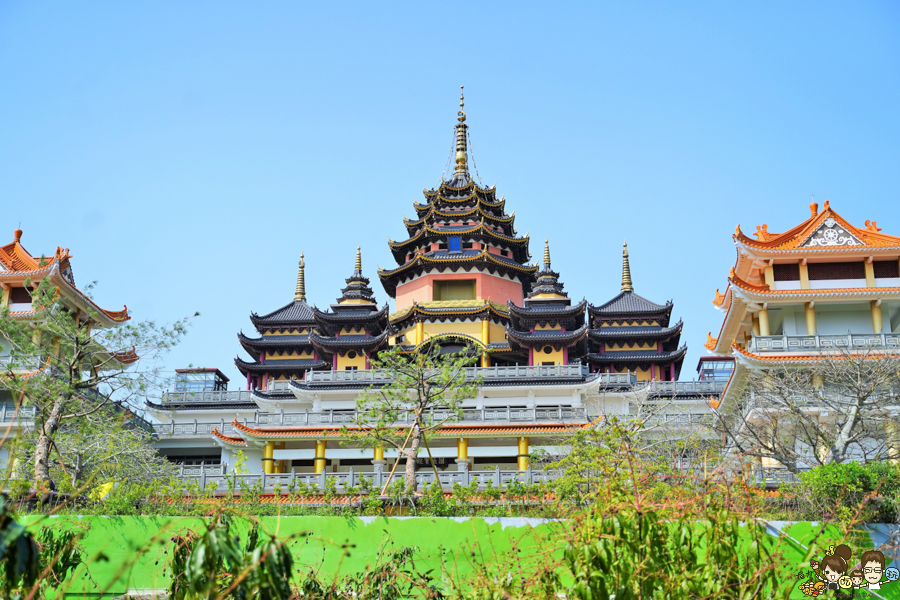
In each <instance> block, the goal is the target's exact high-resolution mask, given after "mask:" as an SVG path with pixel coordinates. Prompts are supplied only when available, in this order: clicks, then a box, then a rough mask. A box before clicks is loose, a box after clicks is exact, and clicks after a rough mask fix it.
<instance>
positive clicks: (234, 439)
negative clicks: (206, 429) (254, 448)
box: [212, 427, 247, 446]
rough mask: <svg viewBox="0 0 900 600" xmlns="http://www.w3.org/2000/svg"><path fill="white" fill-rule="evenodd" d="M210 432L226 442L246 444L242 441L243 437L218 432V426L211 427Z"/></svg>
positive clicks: (235, 444) (239, 444)
mask: <svg viewBox="0 0 900 600" xmlns="http://www.w3.org/2000/svg"><path fill="white" fill-rule="evenodd" d="M212 434H213V437H214V438H217V439H219V440H221V441H223V442H225V443H226V444H230V445H232V446H246V445H247V442H245V441H244V439H243V438H239V437H229V436H227V435H224V434H222V433H220V432H219V428H218V427H213V430H212Z"/></svg>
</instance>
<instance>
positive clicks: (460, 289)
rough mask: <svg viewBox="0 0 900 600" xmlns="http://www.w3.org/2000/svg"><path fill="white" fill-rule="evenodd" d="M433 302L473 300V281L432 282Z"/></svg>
mask: <svg viewBox="0 0 900 600" xmlns="http://www.w3.org/2000/svg"><path fill="white" fill-rule="evenodd" d="M433 289H434V292H433V298H432V299H433V300H475V280H474V279H453V280H449V281H435V282H434V288H433Z"/></svg>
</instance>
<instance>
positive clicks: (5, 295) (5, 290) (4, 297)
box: [0, 284, 11, 310]
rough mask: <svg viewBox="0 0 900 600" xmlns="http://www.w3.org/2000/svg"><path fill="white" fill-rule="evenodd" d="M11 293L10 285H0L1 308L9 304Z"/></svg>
mask: <svg viewBox="0 0 900 600" xmlns="http://www.w3.org/2000/svg"><path fill="white" fill-rule="evenodd" d="M10 293H11V292H10V287H9V286H8V285H6V284H2V287H0V310H3V309H4V308H6V307H7V306H9V295H10Z"/></svg>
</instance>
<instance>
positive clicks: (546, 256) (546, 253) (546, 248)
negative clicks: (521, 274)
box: [544, 238, 550, 268]
mask: <svg viewBox="0 0 900 600" xmlns="http://www.w3.org/2000/svg"><path fill="white" fill-rule="evenodd" d="M544 266H545V267H548V268H549V267H550V240H548V239H546V238H545V239H544Z"/></svg>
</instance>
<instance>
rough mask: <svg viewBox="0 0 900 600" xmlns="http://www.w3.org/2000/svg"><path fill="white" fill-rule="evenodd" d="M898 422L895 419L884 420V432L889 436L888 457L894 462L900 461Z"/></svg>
mask: <svg viewBox="0 0 900 600" xmlns="http://www.w3.org/2000/svg"><path fill="white" fill-rule="evenodd" d="M898 429H900V427H898V423H897V421H895V420H893V419H890V418H889V419H888V420H887V421H885V422H884V432H885V437H886V438H887V451H888V459H890V461H891V462H892V463H894V464H896V463H897V462H900V438H898V437H897V433H898Z"/></svg>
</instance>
